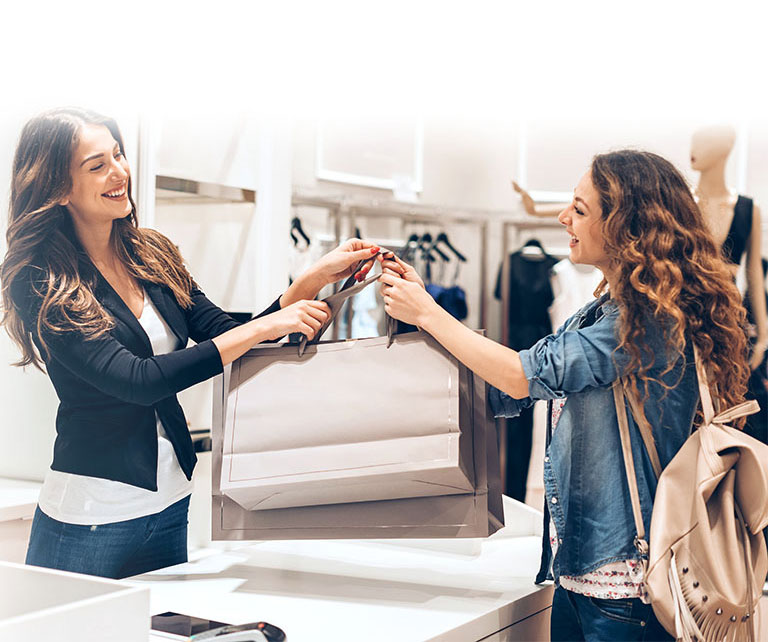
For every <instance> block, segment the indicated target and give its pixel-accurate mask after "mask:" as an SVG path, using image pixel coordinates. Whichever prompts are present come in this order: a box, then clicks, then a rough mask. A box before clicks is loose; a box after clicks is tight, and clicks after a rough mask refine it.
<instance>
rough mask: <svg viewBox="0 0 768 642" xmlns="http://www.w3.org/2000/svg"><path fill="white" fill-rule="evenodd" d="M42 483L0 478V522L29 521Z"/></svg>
mask: <svg viewBox="0 0 768 642" xmlns="http://www.w3.org/2000/svg"><path fill="white" fill-rule="evenodd" d="M41 487H42V483H40V482H34V481H23V480H19V479H8V478H6V477H0V522H5V521H10V520H13V519H31V518H32V516H33V515H34V513H35V506H36V505H37V498H38V496H39V495H40V488H41Z"/></svg>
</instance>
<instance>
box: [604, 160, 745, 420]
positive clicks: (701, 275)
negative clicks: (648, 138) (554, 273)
mask: <svg viewBox="0 0 768 642" xmlns="http://www.w3.org/2000/svg"><path fill="white" fill-rule="evenodd" d="M591 171H592V183H593V185H594V186H595V189H596V190H597V192H598V193H599V195H600V205H601V208H602V219H603V240H604V246H605V250H606V253H607V254H608V256H609V257H610V258H611V259H612V263H613V265H614V266H615V270H616V278H615V279H614V281H615V283H614V284H613V290H612V291H611V296H612V298H614V299H615V300H616V302H617V303H618V305H619V309H620V318H619V349H623V350H625V352H626V353H627V355H628V356H629V362H628V364H627V367H626V372H628V373H633V375H632V376H630V380H631V381H632V385H633V386H634V387H635V389H637V382H638V380H642V381H646V382H647V381H648V379H649V376H648V371H649V370H650V368H651V367H652V366H653V363H652V362H651V361H649V359H648V356H649V355H644V354H643V349H642V348H641V346H643V345H644V343H643V338H644V336H645V321H646V320H647V319H648V315H652V316H653V318H654V319H656V320H657V321H658V322H659V323H660V324H661V325H662V327H664V328H665V339H666V343H667V351H668V355H667V356H668V357H673V356H675V355H677V356H678V357H682V356H683V350H684V348H685V345H686V339H687V338H688V339H691V340H692V341H693V343H694V344H695V345H696V347H697V348H698V349H699V352H700V355H701V358H702V360H703V362H704V363H705V364H706V365H707V366H709V368H710V381H709V383H710V385H711V386H712V387H713V390H714V387H715V386H716V390H717V396H718V397H719V399H720V400H721V401H722V402H723V403H724V404H725V406H726V407H728V406H731V405H734V404H737V403H739V402H741V401H742V400H743V398H744V393H745V391H746V388H747V379H748V378H749V368H748V365H747V341H746V333H745V323H746V321H745V311H744V308H743V306H742V303H741V296H740V294H739V291H738V289H737V288H736V285H735V283H734V281H733V278H732V276H731V273H730V271H729V270H728V268H727V266H726V264H725V262H724V261H723V259H722V258H721V253H720V251H719V249H718V247H717V246H716V244H715V242H714V240H713V239H712V236H711V234H710V233H709V230H708V229H707V227H706V225H705V223H704V218H703V216H702V214H701V212H700V210H699V208H698V206H697V205H696V202H695V201H694V199H693V195H692V193H691V190H690V187H689V186H688V184H687V183H686V181H685V179H684V178H683V176H682V175H681V174H680V172H678V171H677V169H676V168H675V167H674V165H672V163H670V162H669V161H667V160H665V159H664V158H662V157H661V156H658V155H656V154H652V153H650V152H641V151H634V150H621V151H616V152H610V153H606V154H599V155H598V156H595V158H594V159H593V161H592V168H591ZM604 287H605V282H604V284H603V288H604ZM676 360H677V359H669V361H668V362H667V363H668V364H669V367H668V369H667V371H669V370H671V368H672V366H673V364H674V363H675V361H676ZM657 365H658V364H657ZM739 423H743V420H742V421H741V422H739Z"/></svg>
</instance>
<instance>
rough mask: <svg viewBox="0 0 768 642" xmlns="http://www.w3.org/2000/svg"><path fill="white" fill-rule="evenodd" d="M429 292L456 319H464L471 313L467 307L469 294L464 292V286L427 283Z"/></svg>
mask: <svg viewBox="0 0 768 642" xmlns="http://www.w3.org/2000/svg"><path fill="white" fill-rule="evenodd" d="M427 292H429V293H430V294H431V295H432V298H433V299H434V300H435V301H436V302H437V304H438V305H439V306H440V307H441V308H443V309H444V310H445V311H446V312H448V313H449V314H450V315H451V316H452V317H453V318H454V319H458V320H459V321H463V320H464V319H466V318H467V315H468V314H469V309H468V308H467V295H466V293H465V292H464V288H462V287H461V286H459V285H452V286H451V287H448V288H444V287H443V286H442V285H437V284H435V283H429V284H427Z"/></svg>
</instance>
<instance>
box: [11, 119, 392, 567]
mask: <svg viewBox="0 0 768 642" xmlns="http://www.w3.org/2000/svg"><path fill="white" fill-rule="evenodd" d="M7 240H8V250H7V253H6V256H5V259H4V260H3V263H2V266H1V267H0V279H1V280H2V296H3V310H4V314H3V319H2V324H3V325H5V327H6V329H7V331H8V333H9V335H10V336H11V338H12V339H13V340H14V342H15V343H16V344H17V345H18V346H19V348H20V350H21V354H22V358H21V360H20V361H19V363H18V364H16V365H21V366H24V365H28V364H33V365H35V366H37V367H39V368H41V369H42V367H43V365H44V366H45V369H46V370H47V373H48V375H49V377H50V379H51V382H52V383H53V386H54V388H55V389H56V393H57V395H58V397H59V400H60V405H59V411H58V414H57V417H56V432H57V436H56V442H55V445H54V457H53V463H52V465H51V470H50V471H49V473H48V475H47V476H46V479H45V482H44V483H43V488H42V490H41V493H40V500H39V506H38V509H37V511H36V513H35V518H34V521H33V524H32V533H31V536H30V543H29V549H28V553H27V563H29V564H35V565H39V566H47V567H51V568H58V569H63V570H69V571H77V572H81V573H89V574H92V575H102V576H106V577H115V578H118V577H126V576H128V575H135V574H138V573H143V572H146V571H150V570H154V569H157V568H160V567H163V566H169V565H171V564H178V563H180V562H183V561H186V559H187V512H188V505H189V495H190V493H191V491H192V486H191V481H190V480H191V478H192V470H193V468H194V465H195V460H196V458H195V453H194V450H193V448H192V440H191V438H190V435H189V432H188V430H187V426H186V421H185V419H184V413H183V411H182V409H181V406H180V405H179V403H178V401H177V399H176V393H178V392H180V391H181V390H184V389H186V388H188V387H189V386H192V385H194V384H196V383H199V382H201V381H204V380H205V379H208V378H210V377H213V376H214V375H216V374H218V373H220V372H221V371H222V368H223V366H225V365H227V364H229V363H231V362H232V361H233V360H235V359H237V358H238V357H239V356H240V355H242V354H244V353H245V352H246V351H247V350H249V349H250V348H251V347H252V346H254V345H255V344H257V343H260V342H262V341H269V340H275V339H278V338H280V337H282V336H284V335H286V334H288V333H291V332H302V333H304V334H305V335H307V336H308V337H312V336H314V334H315V332H316V331H317V330H318V329H319V328H320V327H321V325H322V324H323V322H324V321H325V320H326V319H327V316H328V313H329V310H328V307H327V305H326V304H324V303H322V302H319V301H313V300H312V299H314V297H315V296H316V295H317V293H318V291H319V290H320V289H321V288H322V287H323V286H325V285H326V284H328V283H333V282H335V281H337V280H339V279H341V278H344V277H346V276H349V275H351V274H352V272H353V271H354V269H355V268H354V266H355V265H356V264H357V263H358V262H360V261H361V260H362V259H363V258H370V257H371V256H372V254H375V253H376V252H377V251H378V248H375V247H374V246H373V245H371V244H369V243H365V242H363V241H359V240H356V239H353V240H350V241H347V242H346V243H344V244H343V245H342V246H340V247H339V248H337V249H335V250H333V251H331V252H329V253H328V254H326V255H325V256H324V257H322V258H321V259H320V260H319V261H318V262H317V263H315V265H313V266H312V267H311V268H309V269H308V270H307V271H306V272H305V273H304V274H303V275H302V276H301V277H300V278H298V279H297V280H296V281H295V282H294V283H293V284H292V285H291V286H290V287H289V288H288V290H287V291H286V292H285V293H284V294H283V295H282V296H281V297H279V298H278V299H277V300H276V301H275V302H274V303H272V305H270V306H269V307H268V308H267V309H266V310H264V312H262V313H261V314H260V315H258V317H257V318H255V319H254V320H252V321H249V322H248V323H245V324H242V325H241V324H238V323H237V322H235V321H234V320H233V319H232V318H231V317H230V316H229V315H227V314H226V313H225V312H223V311H222V310H220V309H219V308H218V307H216V306H215V305H214V304H213V303H211V302H210V301H209V300H208V299H207V298H206V297H205V295H204V294H203V293H202V292H201V290H200V289H199V288H198V286H197V284H196V283H195V281H194V279H193V278H192V276H191V275H190V274H189V272H188V271H187V269H186V267H185V265H184V262H183V260H182V257H181V255H180V253H179V251H178V249H177V248H176V247H175V246H174V244H173V243H172V242H171V241H170V240H168V239H167V238H166V237H164V236H163V235H162V234H160V233H159V232H156V231H154V230H149V229H142V228H139V227H138V221H137V216H136V207H135V205H134V202H133V200H132V198H131V174H130V169H129V166H128V161H127V160H126V157H125V149H124V145H123V140H122V138H121V136H120V131H119V129H118V127H117V124H116V123H115V121H114V120H112V119H110V118H106V117H104V116H100V115H98V114H95V113H93V112H88V111H85V110H81V109H58V110H54V111H51V112H47V113H44V114H41V115H40V116H37V117H36V118H33V119H32V120H30V121H29V122H28V123H27V124H26V126H25V127H24V128H23V130H22V133H21V137H20V139H19V143H18V146H17V149H16V154H15V158H14V164H13V177H12V186H11V204H10V215H9V220H8V231H7ZM368 269H370V268H369V267H367V268H365V269H364V270H361V271H360V272H359V273H358V274H357V276H358V278H362V277H363V276H364V272H366V271H367V270H368ZM189 339H192V340H193V341H195V342H196V345H194V346H193V347H189V348H188V347H186V346H187V341H188V340H189Z"/></svg>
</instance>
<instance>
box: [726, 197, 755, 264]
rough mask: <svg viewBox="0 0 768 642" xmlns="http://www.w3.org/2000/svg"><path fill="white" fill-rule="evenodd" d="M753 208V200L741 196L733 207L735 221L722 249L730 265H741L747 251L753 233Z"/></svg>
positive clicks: (732, 222)
mask: <svg viewBox="0 0 768 642" xmlns="http://www.w3.org/2000/svg"><path fill="white" fill-rule="evenodd" d="M753 206H754V203H753V201H752V199H751V198H749V197H748V196H741V195H739V198H738V199H737V200H736V205H735V206H734V207H733V220H731V227H730V228H729V229H728V236H726V237H725V241H723V247H722V252H723V257H724V258H725V260H726V261H728V262H730V263H734V264H736V265H738V264H739V263H741V257H742V256H743V255H744V251H745V250H746V249H747V241H748V240H749V235H750V233H751V232H752V208H753Z"/></svg>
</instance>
